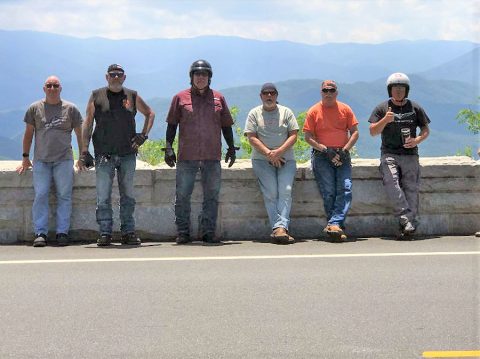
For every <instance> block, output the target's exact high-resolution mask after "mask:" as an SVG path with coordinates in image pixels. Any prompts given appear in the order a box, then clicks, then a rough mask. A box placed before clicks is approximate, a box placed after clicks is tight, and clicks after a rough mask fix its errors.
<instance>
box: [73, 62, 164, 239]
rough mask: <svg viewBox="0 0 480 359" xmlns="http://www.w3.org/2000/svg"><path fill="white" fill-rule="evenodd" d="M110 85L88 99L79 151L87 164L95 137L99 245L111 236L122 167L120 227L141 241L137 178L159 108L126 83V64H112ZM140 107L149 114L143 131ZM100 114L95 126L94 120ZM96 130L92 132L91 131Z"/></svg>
mask: <svg viewBox="0 0 480 359" xmlns="http://www.w3.org/2000/svg"><path fill="white" fill-rule="evenodd" d="M105 77H106V80H107V82H108V86H107V87H102V88H100V89H97V90H94V91H93V92H92V95H91V96H90V99H89V101H88V105H87V114H86V118H85V121H84V123H83V148H82V154H81V156H80V162H81V164H82V165H81V167H80V169H82V170H83V169H86V168H87V166H88V162H90V161H89V157H90V158H91V156H90V154H89V153H88V146H89V143H90V139H91V138H92V140H93V147H94V151H95V172H96V187H97V209H96V217H97V223H98V225H99V226H100V237H99V238H98V240H97V245H98V246H108V245H110V242H111V240H112V226H113V219H112V213H113V211H112V200H111V195H112V184H113V177H114V176H115V170H116V172H117V181H118V189H119V192H120V231H121V232H122V239H121V242H122V244H129V245H140V244H141V240H140V238H138V237H137V235H136V234H135V220H134V218H133V212H134V211H135V198H134V193H133V178H134V174H135V167H136V154H137V151H138V148H139V147H140V146H141V145H142V144H143V143H144V142H145V140H146V139H147V138H148V133H149V131H150V129H151V128H152V125H153V121H154V118H155V113H154V112H153V111H152V109H151V108H150V107H149V106H148V105H147V104H146V103H145V102H144V101H143V99H142V98H141V97H140V96H139V95H138V94H137V92H136V91H134V90H130V89H127V88H126V87H123V82H124V81H125V79H126V75H125V71H124V69H123V67H122V66H121V65H118V64H112V65H110V66H109V67H108V70H107V74H106V76H105ZM137 110H138V111H140V112H141V113H142V114H143V115H144V116H145V122H144V125H143V129H142V132H141V133H136V127H135V115H136V113H137ZM94 120H95V130H94V131H93V122H94ZM92 131H93V137H92Z"/></svg>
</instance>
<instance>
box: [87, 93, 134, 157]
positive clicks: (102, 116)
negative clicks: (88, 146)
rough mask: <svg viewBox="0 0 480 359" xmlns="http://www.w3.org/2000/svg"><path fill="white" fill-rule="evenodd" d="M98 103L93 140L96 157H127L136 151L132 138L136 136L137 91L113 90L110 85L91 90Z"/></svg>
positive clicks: (94, 100)
mask: <svg viewBox="0 0 480 359" xmlns="http://www.w3.org/2000/svg"><path fill="white" fill-rule="evenodd" d="M92 98H93V103H94V105H95V114H94V118H95V130H94V131H93V136H92V141H93V148H94V150H95V156H98V155H119V156H124V155H127V154H130V153H135V152H136V151H135V150H134V149H133V148H132V143H131V140H132V138H133V137H134V136H135V133H136V127H135V115H136V113H137V108H136V107H135V103H136V100H137V92H136V91H133V90H130V89H127V88H125V87H124V88H123V89H122V91H120V92H119V93H113V92H111V91H109V90H108V88H107V87H103V88H100V89H97V90H94V91H93V92H92Z"/></svg>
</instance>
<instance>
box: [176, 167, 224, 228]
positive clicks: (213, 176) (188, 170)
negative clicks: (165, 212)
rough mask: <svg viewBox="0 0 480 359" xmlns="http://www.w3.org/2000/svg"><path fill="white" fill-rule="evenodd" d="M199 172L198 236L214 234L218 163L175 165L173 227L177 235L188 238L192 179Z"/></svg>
mask: <svg viewBox="0 0 480 359" xmlns="http://www.w3.org/2000/svg"><path fill="white" fill-rule="evenodd" d="M198 170H200V174H201V181H202V188H203V204H202V213H201V214H200V217H199V232H200V235H201V236H203V235H205V234H215V228H216V225H217V216H218V196H219V193H220V185H221V180H222V170H221V167H220V161H215V160H212V161H179V162H177V176H176V194H175V223H176V225H177V231H178V234H181V235H190V212H191V203H190V199H191V196H192V192H193V186H194V184H195V176H196V174H197V172H198Z"/></svg>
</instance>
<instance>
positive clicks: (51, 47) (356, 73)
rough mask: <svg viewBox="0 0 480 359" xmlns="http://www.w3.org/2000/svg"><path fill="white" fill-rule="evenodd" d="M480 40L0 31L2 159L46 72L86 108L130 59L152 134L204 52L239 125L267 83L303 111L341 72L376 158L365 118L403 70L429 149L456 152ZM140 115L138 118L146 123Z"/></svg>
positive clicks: (476, 79) (473, 141)
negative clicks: (428, 131) (149, 110)
mask: <svg viewBox="0 0 480 359" xmlns="http://www.w3.org/2000/svg"><path fill="white" fill-rule="evenodd" d="M479 48H480V47H479V44H477V43H472V42H466V41H429V40H422V41H393V42H387V43H382V44H358V43H331V44H325V45H318V46H314V45H306V44H300V43H293V42H287V41H258V40H250V39H243V38H236V37H222V36H205V37H198V38H190V39H150V40H109V39H103V38H88V39H79V38H74V37H69V36H63V35H56V34H49V33H41V32H31V31H3V30H0V67H1V69H2V71H1V72H0V80H1V81H0V86H1V87H2V96H1V97H0V126H1V127H2V134H1V136H0V139H1V141H0V157H3V158H12V159H19V158H20V156H19V154H21V139H22V135H23V129H24V124H23V121H22V120H23V114H24V112H25V109H26V108H27V107H28V105H29V104H30V103H32V102H33V101H35V100H37V99H39V98H41V97H43V96H42V95H43V92H42V89H41V87H42V84H43V81H44V80H45V78H46V77H48V76H49V75H51V74H56V75H58V76H59V77H60V79H61V81H62V86H63V92H62V97H63V98H65V99H68V100H70V101H72V102H74V103H76V104H77V105H78V107H79V108H80V110H81V111H82V112H84V108H85V104H86V102H87V100H88V97H89V95H90V93H91V90H92V89H94V88H98V87H102V86H104V85H105V72H106V68H107V67H108V65H109V64H111V63H120V64H122V65H123V66H124V67H125V69H126V74H127V80H126V82H125V86H127V87H130V88H134V89H136V90H138V91H139V94H140V95H141V96H142V97H143V98H144V99H145V100H146V101H147V103H149V104H150V105H151V106H152V107H153V108H154V110H155V112H156V114H157V116H156V123H155V125H154V128H153V130H152V136H151V138H163V137H164V130H165V123H164V121H165V115H166V112H167V111H168V106H169V104H170V99H171V97H172V96H173V95H174V94H175V93H176V92H178V91H180V90H182V89H183V88H186V87H188V86H189V78H188V70H189V66H190V64H191V63H192V62H193V61H194V60H196V59H199V58H204V59H207V60H208V61H209V62H210V63H211V64H212V67H213V73H214V74H213V78H212V87H213V88H215V89H218V90H220V91H221V92H222V93H223V94H224V95H225V97H226V99H227V102H228V104H229V105H230V107H232V106H237V107H238V108H239V110H240V112H239V116H238V121H237V122H238V125H239V126H240V127H243V124H244V121H245V116H246V114H247V113H248V110H249V109H250V108H252V107H254V106H256V105H257V104H259V101H260V100H259V97H258V93H259V88H260V86H261V84H262V83H263V82H267V81H268V82H270V81H272V82H275V83H276V84H277V85H278V88H279V102H280V103H282V104H284V105H286V106H288V107H290V108H292V109H293V110H294V111H295V112H296V113H299V112H302V111H305V110H307V109H308V108H309V107H310V106H311V105H313V104H314V103H315V102H316V101H318V100H319V98H320V93H319V86H320V83H321V80H322V79H325V78H332V79H334V80H336V81H337V82H338V83H339V100H340V101H343V102H346V103H348V104H349V105H350V106H351V107H352V108H353V110H354V112H355V113H356V115H357V117H358V119H359V121H360V131H361V138H360V140H359V143H358V151H359V153H360V155H361V156H362V157H372V156H373V157H376V156H378V148H379V143H378V139H376V138H373V139H372V138H371V137H370V136H369V135H368V130H367V128H368V123H367V119H368V116H369V115H370V112H371V111H372V109H373V107H374V106H375V105H376V104H377V103H379V102H381V101H382V100H384V99H386V97H387V94H386V88H385V79H386V77H387V76H388V75H389V74H390V73H392V72H397V71H401V72H405V73H407V74H408V75H409V76H410V79H411V83H412V86H411V87H412V89H411V92H410V97H411V98H412V99H414V100H416V101H418V102H419V103H420V104H421V105H422V106H423V107H424V108H425V109H426V111H427V113H428V114H429V116H430V118H431V119H432V124H431V127H432V138H430V139H429V140H427V141H425V142H424V143H423V144H422V147H424V148H423V149H422V151H421V153H422V154H425V155H448V154H450V155H451V154H454V153H455V152H456V151H457V150H461V149H463V148H464V147H465V146H467V145H469V146H472V147H475V146H478V144H479V141H478V137H477V136H473V135H471V134H469V133H468V132H467V131H466V129H465V128H464V127H463V126H460V125H458V124H457V121H456V120H455V116H456V114H457V113H458V111H459V110H460V109H462V108H472V109H476V110H478V102H477V99H478V97H479V95H480V90H479V87H480V86H479V84H480V74H479ZM141 117H142V116H137V121H138V122H139V123H140V124H141V123H142V122H143V119H142V118H141Z"/></svg>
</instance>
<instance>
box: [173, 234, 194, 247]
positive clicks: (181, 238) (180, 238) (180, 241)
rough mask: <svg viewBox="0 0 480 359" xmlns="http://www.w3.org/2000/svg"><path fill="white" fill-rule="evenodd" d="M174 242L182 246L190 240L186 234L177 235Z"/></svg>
mask: <svg viewBox="0 0 480 359" xmlns="http://www.w3.org/2000/svg"><path fill="white" fill-rule="evenodd" d="M175 242H176V243H177V244H178V245H182V244H187V243H191V242H192V239H191V238H190V236H189V235H188V234H179V235H178V237H177V238H176V239H175Z"/></svg>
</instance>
